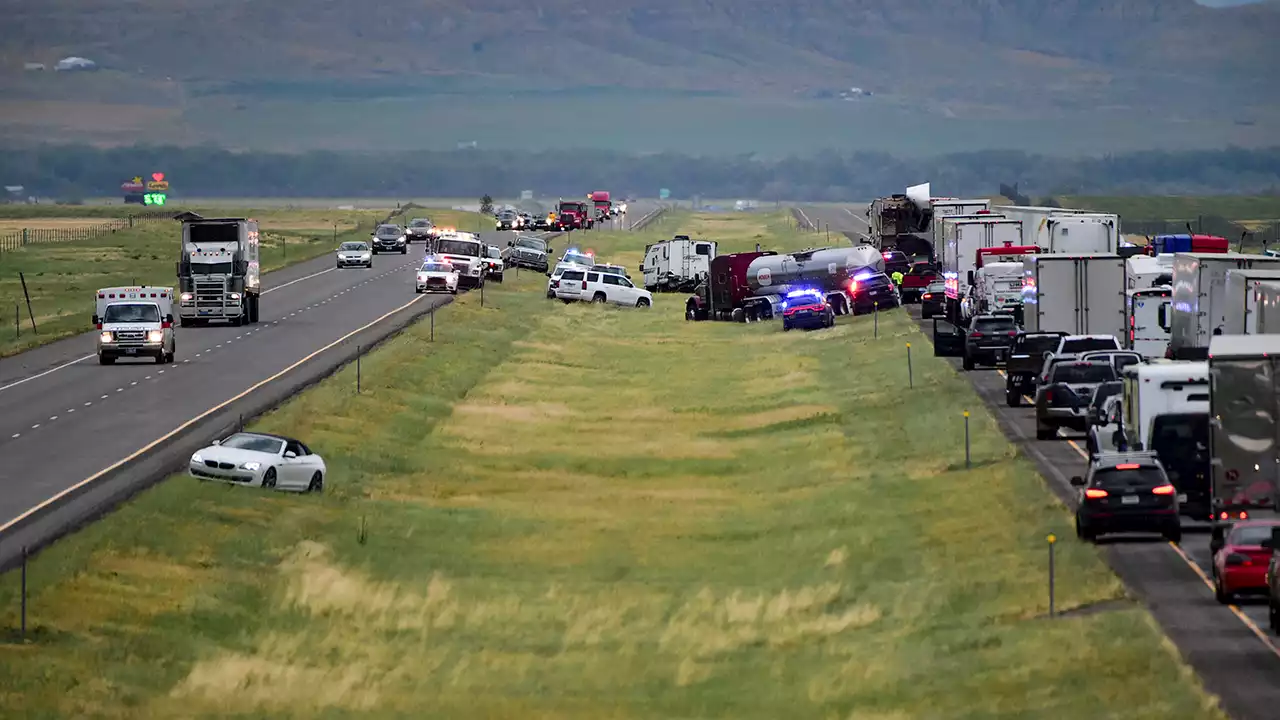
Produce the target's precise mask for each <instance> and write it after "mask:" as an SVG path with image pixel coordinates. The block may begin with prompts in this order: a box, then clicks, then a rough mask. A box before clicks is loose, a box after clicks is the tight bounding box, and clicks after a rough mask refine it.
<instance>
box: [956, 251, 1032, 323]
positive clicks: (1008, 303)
mask: <svg viewBox="0 0 1280 720" xmlns="http://www.w3.org/2000/svg"><path fill="white" fill-rule="evenodd" d="M1039 251H1040V248H1038V247H1035V246H1034V245H1005V246H1003V247H994V248H981V249H979V250H978V251H977V257H976V258H975V260H974V272H973V276H974V281H973V294H972V295H971V299H972V305H973V307H972V308H971V310H970V311H969V312H967V313H965V315H966V317H971V316H973V315H976V314H981V313H989V312H995V311H997V310H1012V311H1015V312H1016V311H1017V307H1018V306H1020V305H1021V304H1022V260H1023V258H1024V257H1025V256H1027V255H1035V254H1036V253H1038V252H1039Z"/></svg>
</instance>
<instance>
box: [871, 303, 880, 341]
mask: <svg viewBox="0 0 1280 720" xmlns="http://www.w3.org/2000/svg"><path fill="white" fill-rule="evenodd" d="M871 307H872V308H873V309H874V310H875V318H874V319H875V323H876V324H875V331H874V332H875V335H874V337H875V338H876V339H877V340H878V339H879V338H880V303H879V302H874V303H871Z"/></svg>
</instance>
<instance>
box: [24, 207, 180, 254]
mask: <svg viewBox="0 0 1280 720" xmlns="http://www.w3.org/2000/svg"><path fill="white" fill-rule="evenodd" d="M172 218H173V212H172V211H161V212H150V213H139V214H137V215H129V216H128V217H123V218H117V219H115V220H106V221H103V222H97V223H93V224H91V225H80V226H77V227H69V228H22V229H21V230H14V231H12V232H7V233H3V234H0V252H7V251H10V250H18V249H20V248H24V247H27V246H28V245H46V244H51V243H62V242H74V241H77V240H94V239H97V238H100V237H103V236H104V235H111V234H113V233H116V232H119V231H120V230H128V229H129V228H132V227H133V226H135V225H137V224H139V223H146V222H152V221H155V220H170V219H172Z"/></svg>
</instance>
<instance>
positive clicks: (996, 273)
mask: <svg viewBox="0 0 1280 720" xmlns="http://www.w3.org/2000/svg"><path fill="white" fill-rule="evenodd" d="M973 276H974V283H973V287H974V293H973V304H974V305H975V306H976V308H975V309H976V310H977V312H978V313H986V312H994V311H996V310H1005V309H1009V308H1011V307H1013V306H1016V305H1018V304H1019V303H1021V302H1022V262H1021V261H1018V262H993V263H983V265H982V267H980V268H978V269H977V270H976V271H974V273H973Z"/></svg>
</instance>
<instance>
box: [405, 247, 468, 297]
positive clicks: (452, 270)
mask: <svg viewBox="0 0 1280 720" xmlns="http://www.w3.org/2000/svg"><path fill="white" fill-rule="evenodd" d="M459 277H460V274H459V272H458V268H456V267H454V266H453V265H451V264H450V263H449V262H448V261H447V260H443V259H441V258H437V257H434V256H428V257H427V259H426V260H424V261H423V262H422V267H420V268H418V275H417V279H416V280H415V282H414V290H415V292H418V293H424V292H448V293H450V294H452V295H457V294H458V278H459Z"/></svg>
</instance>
